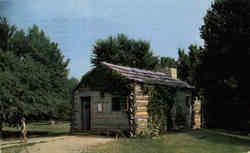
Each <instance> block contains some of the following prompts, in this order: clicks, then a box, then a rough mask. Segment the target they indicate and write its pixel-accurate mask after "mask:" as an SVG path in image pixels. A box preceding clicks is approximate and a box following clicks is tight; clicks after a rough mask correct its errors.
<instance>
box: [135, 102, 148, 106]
mask: <svg viewBox="0 0 250 153" xmlns="http://www.w3.org/2000/svg"><path fill="white" fill-rule="evenodd" d="M147 105H148V103H135V106H136V107H138V106H139V107H141V106H147Z"/></svg>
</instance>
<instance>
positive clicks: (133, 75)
mask: <svg viewBox="0 0 250 153" xmlns="http://www.w3.org/2000/svg"><path fill="white" fill-rule="evenodd" d="M101 64H103V65H105V66H107V67H108V68H110V69H112V70H114V71H117V72H119V73H120V74H121V75H122V76H124V77H125V78H127V79H129V80H133V81H136V82H140V83H146V84H152V85H165V86H171V87H179V88H189V89H192V88H194V87H193V86H191V85H189V84H188V83H186V82H184V81H181V80H178V79H173V78H171V77H170V76H169V74H167V73H162V72H153V71H148V70H142V69H137V68H131V67H125V66H119V65H114V64H110V63H107V62H101Z"/></svg>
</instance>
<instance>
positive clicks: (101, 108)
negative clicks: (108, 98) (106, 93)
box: [97, 103, 103, 113]
mask: <svg viewBox="0 0 250 153" xmlns="http://www.w3.org/2000/svg"><path fill="white" fill-rule="evenodd" d="M97 112H99V113H100V112H103V103H98V104H97Z"/></svg>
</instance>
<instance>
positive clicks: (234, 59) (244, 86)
mask: <svg viewBox="0 0 250 153" xmlns="http://www.w3.org/2000/svg"><path fill="white" fill-rule="evenodd" d="M249 12H250V1H248V0H217V1H215V2H214V3H213V4H212V6H211V9H209V10H208V11H207V14H206V16H205V17H204V25H203V26H202V27H201V38H202V39H204V42H205V47H204V54H203V55H202V57H201V61H202V63H201V67H200V75H201V80H200V85H201V87H202V88H204V90H205V95H206V97H207V99H208V102H209V103H210V104H209V105H210V106H211V108H210V121H211V122H210V123H211V124H210V125H211V126H221V127H233V126H235V125H236V126H237V127H238V128H239V127H241V128H244V127H247V125H246V124H247V120H250V119H249V117H248V116H249V115H248V114H249V112H248V111H247V109H246V108H249V100H250V96H249V93H248V82H249V77H250V75H249V73H247V72H246V69H245V67H246V66H247V65H249V64H250V62H249V57H250V45H249V41H250V28H249V27H250V21H249V18H250V14H249ZM224 107H227V111H226V112H224V113H220V112H219V111H220V109H222V108H224ZM232 112H235V113H233V114H234V115H230V114H232ZM229 115H230V117H229Z"/></svg>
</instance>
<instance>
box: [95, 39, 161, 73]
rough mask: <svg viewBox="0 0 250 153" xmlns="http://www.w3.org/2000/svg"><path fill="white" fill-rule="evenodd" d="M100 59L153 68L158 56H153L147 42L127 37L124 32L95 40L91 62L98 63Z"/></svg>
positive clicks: (113, 62) (142, 67) (124, 64)
mask: <svg viewBox="0 0 250 153" xmlns="http://www.w3.org/2000/svg"><path fill="white" fill-rule="evenodd" d="M101 61H106V62H109V63H112V64H118V65H123V66H130V67H136V68H141V69H148V70H153V69H154V68H155V67H156V65H157V63H158V57H156V56H153V53H152V51H150V43H149V42H147V41H144V40H134V39H129V38H128V37H127V36H125V35H124V34H118V35H117V36H114V37H113V36H110V37H108V38H106V39H100V40H97V41H96V44H95V45H94V47H93V53H92V55H91V63H92V64H93V65H98V64H99V63H100V62H101Z"/></svg>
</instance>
